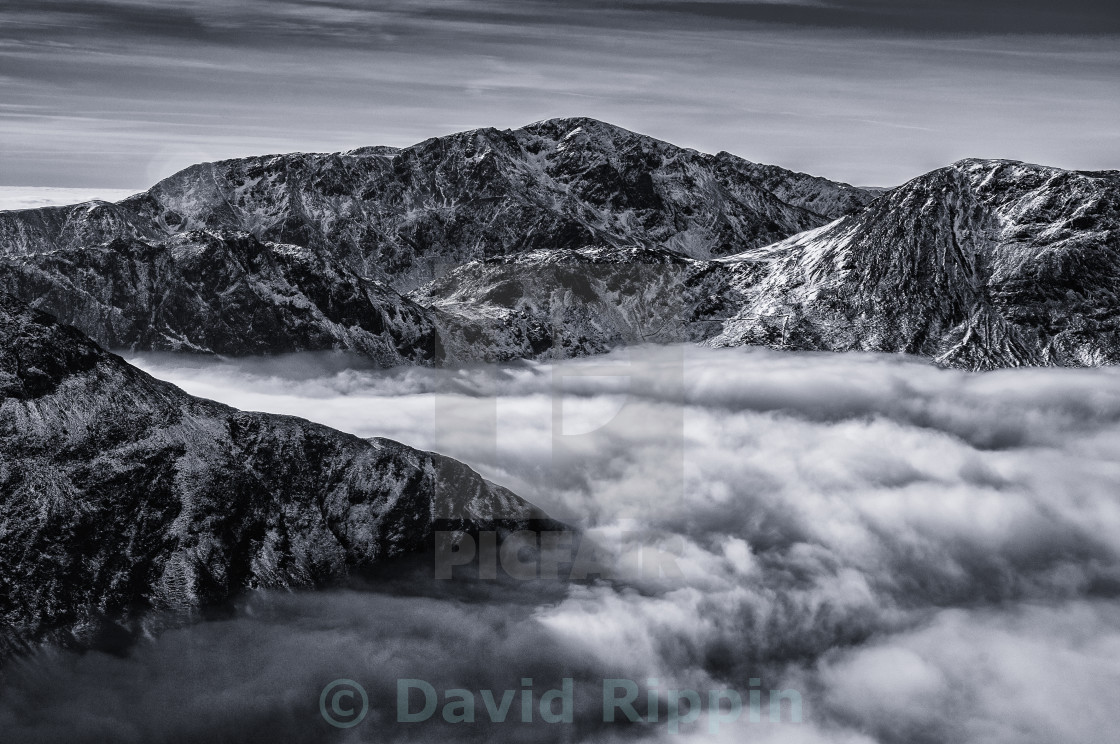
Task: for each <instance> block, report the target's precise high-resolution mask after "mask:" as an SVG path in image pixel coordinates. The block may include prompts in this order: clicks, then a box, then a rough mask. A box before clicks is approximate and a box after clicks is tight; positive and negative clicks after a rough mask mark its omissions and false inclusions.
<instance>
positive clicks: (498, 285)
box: [0, 119, 1120, 370]
mask: <svg viewBox="0 0 1120 744" xmlns="http://www.w3.org/2000/svg"><path fill="white" fill-rule="evenodd" d="M1117 187H1118V175H1117V173H1116V172H1079V171H1066V170H1062V169H1059V168H1049V167H1045V166H1038V165H1030V164H1025V163H1019V162H1014V161H1002V160H966V161H961V162H959V163H955V164H953V165H951V166H948V167H946V168H941V169H938V170H935V171H933V172H931V173H927V174H925V175H923V176H920V177H918V178H916V179H914V180H912V181H910V182H909V183H907V184H904V185H903V186H900V187H898V188H896V189H893V190H891V191H888V192H884V191H883V190H881V189H858V188H855V187H851V186H848V185H845V184H838V183H834V182H831V181H828V180H826V179H822V178H817V177H814V176H810V175H807V174H803V173H795V172H792V171H788V170H785V169H782V168H778V167H776V166H768V165H760V164H757V163H750V162H748V161H745V160H742V159H740V158H737V157H735V156H732V155H729V154H728V153H724V152H721V153H718V154H716V155H706V154H703V153H698V152H696V151H694V150H688V149H684V148H679V147H675V146H673V145H671V144H668V143H665V142H661V141H658V140H655V139H652V138H650V137H645V136H642V135H639V134H635V133H633V132H629V131H627V130H624V129H620V128H618V127H614V126H611V125H608V124H604V123H603V122H598V121H595V120H592V119H557V120H551V121H545V122H540V123H537V124H533V125H530V126H527V127H524V128H522V129H517V130H507V131H498V130H495V129H479V130H474V131H470V132H462V133H459V134H454V135H450V136H447V137H439V138H434V139H431V140H427V141H425V142H422V143H420V144H418V145H414V146H413V147H409V148H404V149H400V150H398V149H393V148H385V147H372V148H364V149H360V150H355V151H352V152H348V153H335V154H330V155H305V154H292V155H278V156H268V157H259V158H247V159H243V160H230V161H223V162H220V163H204V164H201V165H197V166H193V167H191V168H188V169H186V170H184V171H182V172H180V173H178V174H176V175H174V176H172V177H171V178H168V179H166V180H164V181H162V182H160V183H159V184H157V185H156V186H155V187H153V188H152V189H151V190H149V191H148V192H146V193H144V194H139V195H136V196H134V197H130V198H128V199H125V200H124V201H122V202H119V203H117V204H106V203H103V202H91V203H87V204H83V205H75V206H72V207H53V208H47V209H39V210H27V211H22V212H6V213H3V212H0V290H4V291H7V292H8V293H10V294H11V295H13V296H15V297H17V298H19V299H22V300H23V301H25V302H28V303H29V304H31V305H32V306H34V307H37V308H41V309H44V310H47V311H49V312H51V313H53V314H55V315H57V316H59V317H60V318H62V319H63V320H65V321H66V322H69V323H72V324H74V325H75V326H77V327H79V328H80V329H82V330H83V331H85V332H86V333H88V334H90V335H91V336H92V337H93V338H94V339H95V340H96V341H98V342H99V343H101V344H103V345H105V346H108V347H110V348H123V349H131V350H150V349H162V350H187V351H196V352H201V353H220V354H229V355H241V354H260V353H280V352H287V351H303V350H326V349H346V350H350V351H354V352H357V353H360V354H362V355H364V356H366V357H369V358H370V359H372V360H374V361H375V362H377V363H378V364H382V365H394V364H422V365H438V364H444V363H459V362H469V361H503V360H509V359H517V358H548V357H553V356H560V357H567V356H576V355H585V354H593V353H599V352H602V351H606V350H609V349H611V348H614V347H616V346H619V345H622V344H629V343H641V342H675V341H691V342H705V343H710V344H714V345H739V344H763V345H769V346H774V347H777V348H789V349H820V350H833V351H848V350H864V351H880V352H903V353H909V354H917V355H923V356H927V357H930V358H932V359H934V360H936V361H937V362H938V363H940V364H945V365H949V366H955V367H961V368H965V369H978V370H979V369H991V368H996V367H1006V366H1020V365H1096V364H1111V363H1114V362H1116V361H1117V353H1118V352H1117V349H1118V348H1120V347H1118V336H1117V326H1116V315H1117V312H1118V310H1120V305H1118V303H1117V297H1116V292H1115V287H1116V286H1117V283H1116V282H1117V279H1118V278H1120V277H1118V267H1117V260H1118V258H1117V257H1118V253H1117V251H1118V246H1120V226H1118V224H1117V223H1118V219H1120V218H1118V216H1117V205H1118V203H1120V196H1118V190H1117Z"/></svg>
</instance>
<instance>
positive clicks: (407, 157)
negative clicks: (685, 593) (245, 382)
mask: <svg viewBox="0 0 1120 744" xmlns="http://www.w3.org/2000/svg"><path fill="white" fill-rule="evenodd" d="M759 168H764V169H765V170H758V169H759ZM764 184H776V185H775V188H778V189H779V190H780V191H781V193H782V195H783V196H782V197H779V196H777V195H776V194H775V193H773V192H772V191H770V190H768V188H767V187H766V186H765V185H764ZM872 198H873V194H872V193H870V192H866V191H863V190H860V189H856V188H854V187H851V186H847V185H845V184H836V183H832V182H829V181H825V180H824V179H814V178H812V177H808V176H803V175H802V174H794V173H790V172H788V171H784V170H782V169H780V168H775V167H773V166H766V167H762V166H756V165H755V164H753V163H749V162H747V161H744V160H741V159H739V158H736V157H734V156H731V155H728V154H726V153H721V154H720V155H714V156H713V155H706V154H702V153H699V152H696V151H694V150H687V149H683V148H679V147H676V146H674V145H671V144H668V143H666V142H661V141H659V140H655V139H653V138H650V137H645V136H643V135H639V134H635V133H633V132H629V131H627V130H624V129H620V128H618V127H614V126H611V125H609V124H604V123H603V122H599V121H595V120H593V119H556V120H552V121H546V122H541V123H538V124H534V125H530V126H528V127H524V128H522V129H518V130H514V131H508V130H507V131H498V130H496V129H479V130H474V131H470V132H462V133H459V134H454V135H450V136H447V137H439V138H435V139H431V140H427V141H425V142H422V143H420V144H418V145H414V146H412V147H408V148H405V149H403V150H396V149H393V148H385V147H373V148H364V149H360V150H354V151H351V152H347V153H335V154H329V155H308V154H300V153H297V154H290V155H275V156H265V157H254V158H246V159H242V160H227V161H222V162H218V163H203V164H200V165H196V166H192V167H190V168H187V169H186V170H184V171H181V172H180V173H177V174H175V175H173V176H171V177H170V178H168V179H166V180H164V181H161V182H160V183H158V184H157V185H156V186H154V187H153V188H152V189H150V190H149V191H147V192H146V193H143V194H139V195H136V196H134V197H130V198H128V199H126V200H124V201H122V202H120V203H119V204H107V203H104V202H89V203H87V204H79V205H76V206H73V207H51V208H47V209H38V210H27V211H22V212H8V213H0V253H4V254H8V255H17V254H30V253H43V252H46V251H50V250H58V249H68V248H79V247H80V248H85V247H90V246H95V245H98V244H102V243H106V242H109V241H111V240H114V239H117V238H124V239H130V240H131V239H137V238H141V239H145V240H148V241H150V242H155V243H159V242H162V241H164V240H166V239H167V238H168V237H169V236H171V235H174V234H177V233H182V232H189V231H192V230H200V229H205V230H210V231H214V232H226V231H230V232H247V233H250V234H252V235H255V236H256V237H258V238H260V239H262V240H266V241H272V242H276V243H287V244H291V245H297V246H301V247H305V248H312V249H315V250H316V251H320V252H325V253H327V254H329V255H330V256H332V257H334V258H337V259H340V260H342V261H343V262H344V263H345V264H346V265H347V266H349V267H350V268H351V269H353V270H355V271H357V272H358V273H361V274H363V275H366V276H370V277H373V278H377V279H382V280H385V281H386V282H388V283H390V284H391V285H392V286H394V287H395V288H397V289H399V290H402V291H406V290H409V289H413V288H415V287H417V286H419V285H420V284H422V283H424V282H426V281H428V280H430V279H431V278H433V277H434V276H436V275H437V274H439V273H442V271H443V270H444V269H445V268H447V266H448V265H449V264H450V265H459V264H461V263H464V262H466V261H469V260H473V259H481V258H488V257H494V256H504V255H513V254H517V253H522V252H528V251H533V250H538V249H542V248H549V249H556V248H582V247H585V246H588V245H607V246H616V247H617V246H623V247H636V246H646V245H662V246H665V247H667V248H670V249H672V250H676V251H679V252H681V253H684V254H686V255H689V256H692V257H697V258H705V257H708V256H713V255H714V256H723V255H728V254H731V253H737V252H739V251H742V250H744V249H746V248H750V247H757V246H761V245H764V244H766V243H771V242H773V241H775V240H779V239H781V238H785V237H787V236H789V235H792V234H794V233H798V232H801V231H802V230H806V229H808V228H811V227H816V226H819V225H822V224H824V223H825V222H828V221H829V220H830V219H833V218H835V217H838V216H841V215H842V214H846V213H847V212H850V211H852V210H854V209H858V208H860V207H862V206H863V205H866V204H867V203H869V202H870V201H871V200H872ZM815 210H821V211H815Z"/></svg>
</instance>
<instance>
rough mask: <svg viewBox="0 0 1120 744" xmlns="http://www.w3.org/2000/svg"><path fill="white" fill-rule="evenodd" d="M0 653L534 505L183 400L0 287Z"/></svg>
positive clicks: (460, 477)
mask: <svg viewBox="0 0 1120 744" xmlns="http://www.w3.org/2000/svg"><path fill="white" fill-rule="evenodd" d="M0 395H2V399H0V535H2V536H3V539H2V540H0V618H2V619H3V631H2V633H0V656H3V655H6V654H8V653H11V652H13V651H15V650H18V649H19V648H21V647H22V646H23V645H24V644H26V643H29V642H34V641H37V640H42V639H54V640H61V641H75V640H76V641H78V642H80V643H84V642H88V641H89V640H90V639H91V638H93V637H94V636H96V635H97V633H98V632H99V631H100V630H101V629H102V628H104V627H106V626H113V625H115V624H123V625H124V626H126V627H135V626H136V625H137V624H138V623H142V622H143V619H144V618H145V616H146V615H147V614H148V613H150V612H151V611H153V610H164V611H171V612H180V613H187V614H188V615H189V614H190V613H193V612H195V611H197V610H199V609H200V608H204V607H206V606H208V605H212V604H214V603H218V602H221V601H222V600H224V599H227V598H229V597H230V596H231V595H233V594H235V593H236V592H238V591H240V590H242V589H245V588H247V587H310V586H316V585H320V584H323V583H327V582H330V581H332V580H336V579H339V578H341V577H343V576H345V575H346V574H347V573H348V572H351V571H354V570H361V569H363V568H365V567H368V566H371V565H373V564H375V563H377V562H378V561H381V560H383V559H385V558H389V557H392V556H397V555H401V554H404V553H407V552H411V551H417V550H421V549H423V548H425V547H426V546H428V545H430V543H431V540H432V535H433V530H435V529H452V528H471V527H476V526H479V525H500V526H502V527H503V528H511V529H515V528H518V527H520V526H523V525H527V524H529V523H530V521H531V520H538V519H544V518H545V517H544V515H543V514H541V513H540V512H539V511H538V510H536V509H535V508H534V507H532V506H531V505H530V504H528V503H526V502H524V501H522V500H521V499H519V498H518V497H517V496H515V495H514V494H512V493H511V492H509V491H508V490H506V489H504V488H501V487H500V486H496V485H494V484H492V483H489V482H488V481H485V480H483V479H482V478H481V477H480V476H479V475H477V474H476V473H474V472H473V471H472V470H470V469H469V468H468V467H467V466H465V465H463V464H461V463H459V462H456V461H454V460H451V459H449V458H445V457H442V456H440V455H436V454H433V453H428V452H420V451H416V450H413V449H411V448H408V447H406V446H404V445H401V444H398V443H396V442H391V441H388V440H372V441H366V440H362V439H359V438H357V437H353V436H350V435H347V434H343V433H340V432H337V431H334V430H332V429H328V428H326V427H324V426H319V425H316V424H312V423H310V422H308V421H304V420H301V419H296V418H291V417H284V416H273V415H266V414H259V413H244V412H241V411H237V410H234V409H232V408H229V407H227V406H223V405H220V404H217V403H213V402H211V401H207V400H202V399H199V398H194V397H192V396H189V395H187V394H186V393H184V392H182V391H181V390H179V389H178V388H176V387H174V386H172V385H169V384H167V383H163V382H160V381H158V380H155V379H153V378H151V377H149V376H148V375H146V374H145V373H143V372H141V371H139V370H137V369H135V368H134V367H131V366H129V365H128V364H126V363H125V362H124V361H123V360H122V359H120V358H119V357H116V356H114V355H112V354H108V353H106V352H104V351H102V350H101V349H100V348H99V347H98V346H97V345H95V344H94V343H93V342H91V341H90V340H89V339H87V338H86V337H84V336H83V335H82V334H81V333H80V332H78V331H77V330H76V329H74V328H72V327H69V326H65V325H62V324H60V323H58V322H57V321H55V320H54V319H53V318H51V317H50V316H48V315H46V314H43V313H40V312H37V311H33V310H30V309H28V308H27V307H26V306H24V305H22V304H19V303H16V302H14V301H12V300H10V299H8V298H0Z"/></svg>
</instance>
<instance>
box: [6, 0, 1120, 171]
mask: <svg viewBox="0 0 1120 744" xmlns="http://www.w3.org/2000/svg"><path fill="white" fill-rule="evenodd" d="M974 5H975V4H971V3H964V2H957V1H956V0H954V1H953V2H948V3H916V2H910V3H887V2H875V1H874V0H847V1H845V2H827V3H826V2H747V3H743V2H701V1H699V0H698V1H696V2H680V1H674V2H661V1H659V0H644V1H642V0H636V1H635V2H622V1H621V0H620V1H618V2H608V3H591V2H571V1H568V2H549V3H544V2H517V3H514V2H505V1H502V0H484V1H483V2H469V3H468V2H458V1H457V0H418V1H416V2H404V3H399V2H394V3H388V2H373V3H370V2H354V1H351V0H339V1H338V2H309V1H293V2H249V3H238V4H230V3H224V2H216V1H215V0H196V1H195V2H184V3H176V4H174V5H168V4H164V3H154V2H88V1H83V0H72V1H70V2H34V3H32V2H27V1H26V0H15V1H14V2H9V3H7V4H6V5H5V9H4V10H3V19H4V23H3V24H0V100H2V101H3V104H0V162H2V163H3V168H0V185H17V186H18V185H28V186H97V187H119V188H141V187H145V186H147V185H149V184H150V183H152V182H153V181H155V180H157V179H159V178H161V177H163V176H166V175H169V174H170V173H171V172H173V171H174V170H176V169H178V168H181V167H184V166H186V165H188V164H191V163H193V162H197V161H200V160H209V159H217V158H223V157H235V156H241V155H247V154H253V153H261V152H270V151H273V152H274V151H292V150H304V151H311V150H340V149H348V148H352V147H357V146H362V145H370V144H389V145H397V146H403V145H408V144H412V143H414V142H416V141H419V140H421V139H424V138H426V137H430V136H436V135H440V134H446V133H449V132H452V131H455V130H459V129H466V128H474V127H480V126H495V127H499V128H504V127H516V126H520V125H523V124H526V123H529V122H530V121H533V120H536V119H542V118H548V117H553V116H570V115H588V116H593V117H597V118H601V119H605V120H609V121H611V122H613V123H617V124H620V125H622V126H625V127H628V128H631V129H635V130H638V131H642V132H645V133H648V134H652V135H654V136H657V137H661V138H663V139H667V140H670V141H672V142H674V143H677V144H681V145H686V146H690V147H695V148H697V149H701V150H705V151H712V152H715V151H719V150H728V151H731V152H734V153H735V154H738V155H741V156H743V157H746V158H748V159H752V160H758V161H763V162H775V163H778V164H781V165H785V166H788V167H793V168H797V169H801V170H806V171H810V172H814V173H818V174H821V175H825V176H831V177H835V178H839V179H843V180H847V181H849V182H855V183H860V184H872V185H878V184H881V185H891V184H894V183H898V182H900V181H902V180H905V179H906V178H909V177H911V176H913V175H916V174H918V173H920V172H922V171H925V170H928V169H930V168H934V167H937V166H940V165H943V164H945V163H947V162H949V161H952V160H955V159H957V158H961V157H965V156H983V157H1011V158H1019V159H1026V160H1032V161H1041V162H1046V163H1049V164H1055V165H1061V166H1066V167H1077V168H1102V167H1118V166H1120V137H1118V136H1117V132H1116V129H1115V125H1114V122H1115V121H1116V120H1117V119H1118V118H1120V82H1117V81H1120V51H1118V46H1117V44H1116V36H1117V34H1118V33H1120V23H1118V22H1117V21H1116V19H1115V18H1114V16H1115V13H1114V12H1112V11H1111V10H1110V8H1109V5H1108V4H1107V3H1090V2H1073V3H1067V4H1063V6H1062V7H1061V9H1060V12H1057V11H1055V9H1054V8H1053V7H1051V5H1050V4H1049V3H1041V2H1028V3H1011V2H996V3H985V4H983V7H981V8H977V7H974ZM1042 101H1045V102H1046V104H1045V105H1043V104H1042V103H1040V102H1042Z"/></svg>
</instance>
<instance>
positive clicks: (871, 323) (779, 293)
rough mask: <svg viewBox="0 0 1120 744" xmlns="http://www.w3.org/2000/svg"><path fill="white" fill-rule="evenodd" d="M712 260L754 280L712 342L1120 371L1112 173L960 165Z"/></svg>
mask: <svg viewBox="0 0 1120 744" xmlns="http://www.w3.org/2000/svg"><path fill="white" fill-rule="evenodd" d="M723 263H726V264H727V265H728V266H729V267H730V268H731V270H732V271H733V272H737V273H742V274H744V275H749V276H750V277H751V278H752V279H751V281H750V282H749V284H750V285H751V289H750V291H749V293H748V294H749V297H750V299H749V301H748V302H747V303H745V305H744V306H743V308H742V309H741V310H740V311H739V312H738V313H737V314H736V316H735V317H734V318H732V319H731V320H730V321H729V322H728V323H727V324H726V326H725V327H724V329H723V331H722V332H721V333H720V335H719V336H718V337H717V338H715V339H714V340H713V341H712V343H715V344H722V345H737V344H768V345H773V346H779V347H783V348H800V349H829V350H834V351H846V350H852V349H859V350H865V351H888V352H906V353H910V354H920V355H923V356H929V357H933V358H935V359H936V360H938V361H939V362H941V363H943V364H947V365H951V366H959V367H964V368H968V369H990V368H994V367H1004V366H1019V365H1036V364H1057V365H1096V364H1113V363H1116V362H1117V361H1120V298H1118V297H1117V287H1120V173H1117V172H1114V171H1112V172H1076V171H1066V170H1062V169H1059V168H1048V167H1045V166H1037V165H1030V164H1025V163H1019V162H1016V161H1001V160H966V161H961V162H959V163H955V164H954V165H952V166H949V167H947V168H942V169H939V170H937V171H933V172H932V173H928V174H926V175H924V176H921V177H919V178H917V179H914V180H913V181H911V182H909V183H907V184H905V185H903V186H901V187H899V188H897V189H895V190H894V191H892V192H890V193H889V194H887V195H885V196H883V197H881V198H880V199H879V200H877V201H876V202H875V203H874V204H872V205H871V206H870V207H868V208H867V209H866V210H864V211H862V212H860V213H858V214H854V215H851V216H848V217H845V218H843V219H840V220H837V221H836V222H834V223H832V224H830V225H827V226H825V227H823V228H819V229H816V230H812V231H808V232H806V233H804V234H802V235H798V236H795V237H793V238H790V239H788V240H785V241H782V242H779V243H777V244H776V245H773V246H767V247H765V248H763V249H759V250H753V251H747V252H744V253H743V254H741V255H740V256H737V257H733V258H729V259H727V260H725V261H723ZM760 267H763V268H762V270H761V274H762V279H761V280H757V281H756V280H755V279H754V278H755V277H757V276H759V272H760Z"/></svg>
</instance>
